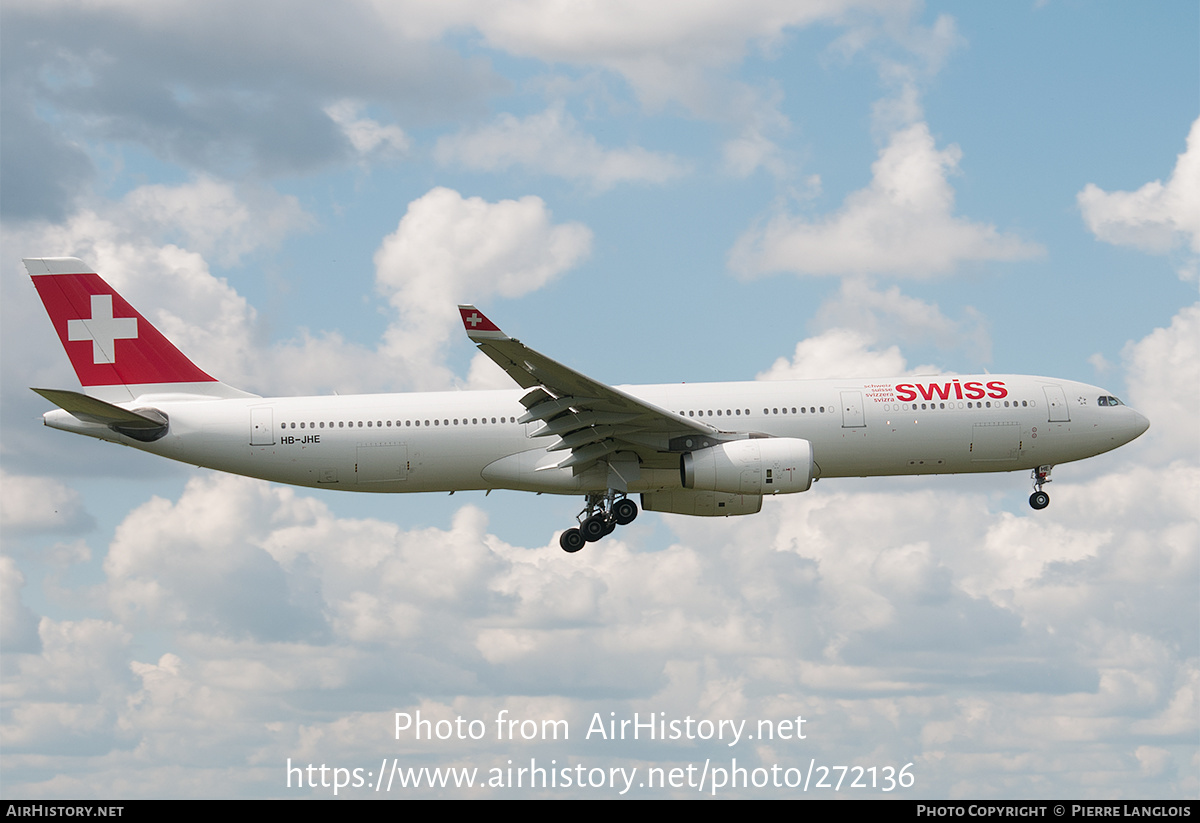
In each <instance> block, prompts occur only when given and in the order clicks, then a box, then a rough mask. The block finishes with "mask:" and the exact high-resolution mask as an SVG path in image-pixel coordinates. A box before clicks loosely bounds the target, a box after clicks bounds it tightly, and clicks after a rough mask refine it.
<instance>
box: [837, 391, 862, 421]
mask: <svg viewBox="0 0 1200 823" xmlns="http://www.w3.org/2000/svg"><path fill="white" fill-rule="evenodd" d="M865 425H867V421H866V419H865V418H863V402H862V392H860V391H844V392H842V428H843V429H859V428H862V427H863V426H865Z"/></svg>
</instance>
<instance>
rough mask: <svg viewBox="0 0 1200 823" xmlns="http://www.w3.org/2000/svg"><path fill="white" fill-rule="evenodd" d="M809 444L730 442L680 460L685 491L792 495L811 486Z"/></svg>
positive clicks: (791, 440)
mask: <svg viewBox="0 0 1200 823" xmlns="http://www.w3.org/2000/svg"><path fill="white" fill-rule="evenodd" d="M812 471H813V453H812V443H809V442H808V441H807V440H800V439H799V438H795V437H761V438H753V439H750V440H734V441H731V442H729V443H721V444H718V445H716V446H710V447H709V448H707V449H700V450H699V451H694V452H689V453H687V454H685V455H683V457H682V458H681V459H680V462H679V473H680V475H681V479H682V481H683V487H684V488H685V489H696V490H699V491H714V492H725V493H726V494H792V493H794V492H803V491H808V489H809V487H810V486H811V485H812Z"/></svg>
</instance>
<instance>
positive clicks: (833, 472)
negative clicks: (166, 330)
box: [24, 257, 1150, 552]
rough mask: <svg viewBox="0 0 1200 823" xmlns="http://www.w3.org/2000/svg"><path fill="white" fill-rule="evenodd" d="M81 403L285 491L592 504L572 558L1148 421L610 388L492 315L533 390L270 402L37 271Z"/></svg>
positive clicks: (748, 391) (84, 278)
mask: <svg viewBox="0 0 1200 823" xmlns="http://www.w3.org/2000/svg"><path fill="white" fill-rule="evenodd" d="M24 263H25V266H26V269H27V271H28V272H29V274H30V276H31V277H32V279H33V283H34V286H35V287H36V289H37V292H38V294H39V296H40V297H41V299H42V302H43V304H44V305H45V307H46V311H47V312H48V314H49V315H50V319H51V321H52V322H53V324H54V328H55V331H56V332H57V333H58V337H59V340H60V341H61V342H62V345H63V348H64V349H65V350H66V353H67V356H68V357H69V358H70V360H71V365H72V366H73V367H74V369H75V374H76V375H77V376H78V378H79V382H80V383H81V384H82V386H83V393H80V392H76V391H68V390H63V389H33V391H35V392H37V393H38V394H40V395H41V396H42V397H44V398H45V399H46V400H49V401H50V402H51V403H53V404H54V405H56V406H57V407H58V408H57V409H54V410H52V411H49V412H46V413H45V415H43V423H44V425H46V426H50V427H52V428H55V429H62V430H63V431H68V432H73V433H75V434H82V435H86V436H88V437H95V438H98V439H100V440H107V441H110V442H114V443H120V444H122V445H125V446H131V447H133V448H135V449H140V450H142V451H145V452H150V453H151V454H157V455H159V456H162V457H166V458H169V459H172V460H178V461H180V462H183V463H191V464H193V465H196V466H202V467H206V468H210V469H216V470H218V471H225V472H230V473H233V474H239V475H245V476H248V477H257V478H262V479H264V480H270V481H273V482H277V483H288V484H292V485H296V486H308V487H312V488H319V489H336V490H343V491H358V492H383V493H394V492H455V491H465V490H488V491H490V490H492V489H515V490H521V491H530V492H538V493H550V494H576V495H579V494H581V495H583V496H584V507H583V509H582V510H581V511H580V513H579V515H578V516H577V517H576V520H577V521H578V525H577V526H573V527H571V528H568V529H566V530H564V531H563V532H562V533H561V536H560V538H559V545H560V546H561V547H562V548H563V549H564V550H565V551H567V552H577V551H579V550H580V549H581V548H583V547H584V545H585V544H587V543H590V542H595V541H597V540H600V539H601V538H603V537H604V536H606V535H608V534H610V533H611V532H612V531H613V530H614V529H615V528H616V527H617V526H623V525H627V524H628V523H630V522H632V521H633V519H634V518H635V517H637V515H638V510H639V508H638V504H637V503H636V502H635V501H634V500H633V499H632V498H631V497H630V495H631V494H635V493H637V494H640V496H641V509H644V510H646V511H655V512H671V513H675V514H685V515H696V516H725V517H728V516H735V515H747V514H755V513H757V512H759V511H760V510H761V509H762V505H763V498H764V497H770V496H775V495H780V494H795V493H799V492H804V491H808V490H809V488H810V487H811V486H812V484H813V482H814V481H817V480H823V479H826V478H834V477H856V476H858V477H875V476H885V475H924V474H955V473H974V472H1009V471H1016V470H1031V476H1032V480H1033V487H1034V491H1033V494H1032V495H1030V498H1029V503H1030V505H1031V506H1032V507H1033V508H1034V509H1037V510H1040V509H1044V508H1046V506H1048V505H1049V503H1050V496H1049V494H1047V493H1046V492H1045V491H1044V489H1043V487H1044V486H1045V484H1047V483H1049V482H1050V473H1051V469H1052V468H1053V467H1054V466H1055V465H1057V464H1059V463H1066V462H1070V461H1074V460H1083V459H1085V458H1088V457H1092V456H1094V455H1098V454H1102V453H1103V452H1107V451H1110V450H1112V449H1115V448H1117V447H1118V446H1121V445H1124V444H1125V443H1128V442H1130V441H1131V440H1133V439H1134V438H1136V437H1138V436H1139V435H1141V434H1142V433H1143V432H1145V431H1146V430H1147V428H1149V426H1150V423H1149V421H1148V420H1147V419H1146V418H1145V417H1143V416H1142V415H1141V414H1139V413H1138V412H1137V411H1135V410H1134V409H1132V408H1130V407H1129V406H1127V405H1125V404H1124V403H1122V402H1121V401H1120V400H1119V399H1117V397H1116V396H1114V395H1113V394H1112V393H1110V392H1108V391H1106V390H1104V389H1101V388H1097V387H1096V386H1089V385H1086V384H1084V383H1078V382H1075V381H1071V380H1059V379H1055V378H1048V377H1034V376H1026V375H1004V374H985V375H953V374H941V375H933V376H918V377H884V378H877V379H870V380H862V379H844V380H793V381H779V382H764V381H750V382H740V383H675V384H663V385H646V386H609V385H606V384H604V383H601V382H599V381H597V380H593V379H591V378H589V377H587V376H585V375H583V374H580V373H579V372H577V371H574V370H573V369H571V368H569V367H567V366H564V365H562V364H561V363H558V362H556V361H554V360H552V359H550V358H549V357H546V356H545V355H543V354H540V353H539V352H536V351H534V350H533V349H531V348H528V347H527V346H525V344H523V343H521V342H520V341H519V340H516V339H515V338H512V337H509V336H508V335H506V334H505V333H504V332H502V331H501V330H500V329H499V327H497V326H496V324H495V323H493V322H492V321H491V320H489V319H488V318H487V317H486V316H485V315H484V314H483V313H482V312H480V311H479V310H478V309H477V308H475V307H474V306H470V305H464V306H459V312H460V315H461V317H462V322H463V326H464V328H465V330H466V333H467V336H468V338H470V340H471V341H472V342H473V343H475V345H476V346H477V347H478V348H479V350H480V351H482V352H483V353H484V354H486V355H487V356H488V357H490V358H491V359H492V360H493V361H495V362H496V363H497V364H498V365H499V366H500V368H502V369H503V370H504V371H505V372H506V373H507V374H508V376H509V377H511V378H512V380H513V382H514V383H515V384H516V386H517V387H518V388H515V389H512V390H499V391H451V392H420V393H407V394H368V395H350V396H345V395H337V396H332V397H261V396H259V395H256V394H251V393H249V392H245V391H242V390H240V389H236V388H233V387H232V386H228V385H226V384H225V383H222V382H220V381H219V380H217V379H216V378H214V377H211V376H210V375H208V374H207V373H206V372H204V371H202V370H201V369H200V368H199V367H197V366H196V365H195V364H194V363H192V361H191V360H189V359H188V358H187V357H186V356H185V355H184V354H183V353H182V352H181V351H179V349H177V348H176V347H175V346H174V345H173V344H172V343H171V342H170V341H169V340H167V338H166V337H164V336H163V335H162V334H161V333H160V332H159V331H158V330H157V329H156V328H154V326H153V325H151V324H150V323H149V322H148V321H147V320H146V318H145V317H143V316H142V315H141V314H139V313H138V312H137V311H136V310H135V309H134V308H133V307H132V306H130V305H129V303H128V302H126V301H125V299H124V298H122V297H121V296H120V295H119V294H118V293H117V292H116V291H115V290H114V289H113V288H112V287H111V286H109V285H108V284H107V283H106V282H105V281H104V280H103V279H101V277H100V275H98V274H97V273H96V272H94V271H93V270H92V269H91V268H90V267H88V266H87V265H85V264H84V263H83V262H82V261H80V260H78V259H76V258H73V257H44V258H31V259H27V260H25V261H24Z"/></svg>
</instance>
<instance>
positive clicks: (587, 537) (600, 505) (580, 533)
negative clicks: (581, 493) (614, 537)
mask: <svg viewBox="0 0 1200 823" xmlns="http://www.w3.org/2000/svg"><path fill="white" fill-rule="evenodd" d="M617 494H618V492H617V491H616V490H614V489H609V490H608V491H607V492H590V493H589V494H588V496H587V503H586V504H585V505H584V507H583V511H581V512H580V513H579V516H578V518H577V519H578V520H579V528H577V529H574V528H572V529H567V530H566V531H564V532H563V533H562V535H560V536H559V538H558V545H559V546H560V547H561V548H562V550H563V551H565V552H568V553H570V554H574V553H575V552H577V551H579V550H580V549H582V548H583V547H584V544H586V543H595V542H596V541H597V540H599V539H600V538H602V537H607V536H608V535H610V534H612V533H613V531H614V530H615V529H616V528H617V526H627V525H629V524H630V523H632V522H633V520H634V518H636V517H637V515H638V507H637V503H634V502H633V501H632V500H630V499H629V498H628V497H625V496H623V495H622V497H620V498H619V499H618V498H617Z"/></svg>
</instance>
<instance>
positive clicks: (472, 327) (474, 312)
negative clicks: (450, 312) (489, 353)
mask: <svg viewBox="0 0 1200 823" xmlns="http://www.w3.org/2000/svg"><path fill="white" fill-rule="evenodd" d="M458 313H459V314H460V315H461V316H462V321H463V327H464V328H465V329H466V330H467V337H469V338H471V339H472V340H474V341H475V342H476V343H478V342H480V341H481V340H507V339H508V335H507V334H505V333H504V332H502V331H500V327H499V326H497V325H496V324H495V323H493V322H492V321H491V320H488V319H487V317H485V316H484V314H483V312H481V311H480V310H479V309H477V308H475V307H474V306H459V307H458Z"/></svg>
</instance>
